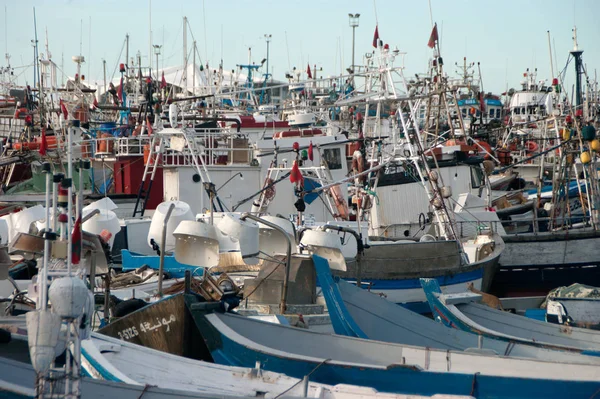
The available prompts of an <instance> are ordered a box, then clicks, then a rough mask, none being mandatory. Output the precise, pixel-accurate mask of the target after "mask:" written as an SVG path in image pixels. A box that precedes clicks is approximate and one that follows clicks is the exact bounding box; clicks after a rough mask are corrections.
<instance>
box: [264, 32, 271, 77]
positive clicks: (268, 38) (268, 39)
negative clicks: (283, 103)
mask: <svg viewBox="0 0 600 399" xmlns="http://www.w3.org/2000/svg"><path fill="white" fill-rule="evenodd" d="M272 37H273V35H271V34H265V40H266V41H267V79H266V80H269V43H271V38H272Z"/></svg>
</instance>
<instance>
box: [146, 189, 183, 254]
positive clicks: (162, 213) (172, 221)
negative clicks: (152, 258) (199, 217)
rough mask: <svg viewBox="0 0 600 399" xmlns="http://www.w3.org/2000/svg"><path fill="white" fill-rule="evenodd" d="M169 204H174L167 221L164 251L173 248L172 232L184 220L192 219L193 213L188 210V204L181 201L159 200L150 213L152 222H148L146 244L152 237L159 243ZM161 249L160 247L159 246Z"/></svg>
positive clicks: (173, 238)
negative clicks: (152, 212)
mask: <svg viewBox="0 0 600 399" xmlns="http://www.w3.org/2000/svg"><path fill="white" fill-rule="evenodd" d="M171 204H174V205H175V208H173V211H172V212H171V217H170V218H169V221H168V222H167V236H166V244H165V245H166V252H170V251H172V250H173V248H175V237H173V232H174V231H175V229H176V228H177V226H179V223H181V222H182V221H184V220H194V214H193V213H192V211H191V210H190V206H189V205H188V204H187V203H185V202H183V201H166V202H161V203H160V204H159V205H158V206H157V207H156V210H155V211H154V215H152V222H151V223H150V230H149V232H148V245H150V246H152V245H151V244H150V240H151V239H154V241H155V242H156V243H157V244H158V245H160V243H161V238H162V232H163V222H164V220H165V218H166V216H167V212H168V210H169V206H171ZM161 250H162V248H161Z"/></svg>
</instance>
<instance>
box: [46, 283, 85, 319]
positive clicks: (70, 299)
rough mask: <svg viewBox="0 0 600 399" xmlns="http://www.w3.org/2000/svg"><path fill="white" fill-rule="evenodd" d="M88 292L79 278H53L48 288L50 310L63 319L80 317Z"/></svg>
mask: <svg viewBox="0 0 600 399" xmlns="http://www.w3.org/2000/svg"><path fill="white" fill-rule="evenodd" d="M88 292H89V291H88V289H87V287H86V285H85V283H84V282H83V280H82V279H80V278H77V277H62V278H59V279H57V280H54V281H53V282H52V285H50V288H49V289H48V299H50V302H51V303H52V312H54V313H56V314H57V315H59V316H60V317H62V318H65V319H77V318H78V317H81V315H82V314H83V312H84V306H85V305H86V301H87V300H88Z"/></svg>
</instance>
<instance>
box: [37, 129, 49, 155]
mask: <svg viewBox="0 0 600 399" xmlns="http://www.w3.org/2000/svg"><path fill="white" fill-rule="evenodd" d="M47 149H48V140H46V129H45V128H42V139H41V142H40V149H39V152H40V155H46V150H47Z"/></svg>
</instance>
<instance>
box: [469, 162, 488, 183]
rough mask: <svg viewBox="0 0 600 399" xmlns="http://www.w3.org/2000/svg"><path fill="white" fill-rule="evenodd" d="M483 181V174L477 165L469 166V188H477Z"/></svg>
mask: <svg viewBox="0 0 600 399" xmlns="http://www.w3.org/2000/svg"><path fill="white" fill-rule="evenodd" d="M484 183H485V176H484V175H483V171H482V170H481V168H480V167H479V166H471V188H479V187H481V186H483V184H484Z"/></svg>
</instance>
